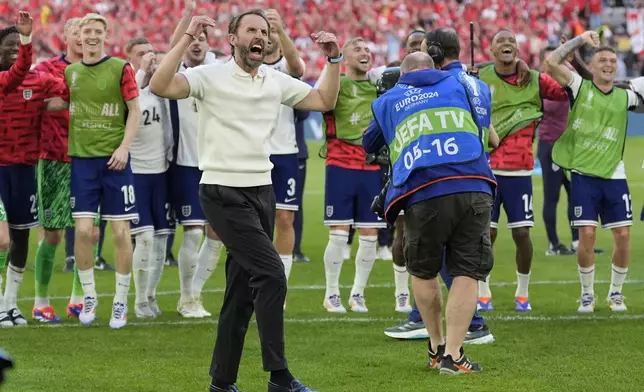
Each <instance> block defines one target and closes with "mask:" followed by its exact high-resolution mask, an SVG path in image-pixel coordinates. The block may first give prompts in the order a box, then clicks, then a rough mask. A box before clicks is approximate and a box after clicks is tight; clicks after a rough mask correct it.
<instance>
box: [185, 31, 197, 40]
mask: <svg viewBox="0 0 644 392" xmlns="http://www.w3.org/2000/svg"><path fill="white" fill-rule="evenodd" d="M184 34H185V35H187V36H188V37H190V38H192V40H193V41H194V40H195V36H194V35H192V34H190V33H184Z"/></svg>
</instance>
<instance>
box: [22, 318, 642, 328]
mask: <svg viewBox="0 0 644 392" xmlns="http://www.w3.org/2000/svg"><path fill="white" fill-rule="evenodd" d="M485 319H486V320H488V321H498V322H514V321H519V322H522V321H529V322H553V321H572V320H575V321H620V320H642V319H644V314H620V315H617V314H615V315H610V316H577V315H569V316H567V315H560V316H487V315H486V316H485ZM399 321H400V318H394V317H312V318H285V319H284V322H285V323H286V324H331V323H333V324H359V323H382V322H399ZM252 323H253V324H255V320H253V321H252ZM217 324H218V320H216V319H211V320H204V319H200V320H167V321H141V322H139V321H135V322H128V323H127V326H126V328H131V327H154V326H177V325H179V326H180V325H188V326H192V325H217ZM102 326H103V327H106V325H105V324H102V323H101V322H100V321H98V322H97V323H96V324H94V325H93V326H91V327H85V326H83V325H81V324H79V323H62V324H37V323H35V322H32V323H31V324H29V325H26V326H22V327H14V328H16V329H18V330H20V329H36V328H97V327H102Z"/></svg>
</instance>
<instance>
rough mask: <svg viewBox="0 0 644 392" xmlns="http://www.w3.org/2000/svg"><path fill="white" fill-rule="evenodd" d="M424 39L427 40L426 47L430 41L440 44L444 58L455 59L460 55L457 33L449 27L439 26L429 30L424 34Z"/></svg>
mask: <svg viewBox="0 0 644 392" xmlns="http://www.w3.org/2000/svg"><path fill="white" fill-rule="evenodd" d="M425 41H427V48H429V46H430V44H431V43H432V42H436V43H438V44H440V46H441V49H443V55H444V56H445V58H446V59H454V60H457V59H458V58H459V57H460V55H461V43H460V41H459V39H458V34H457V33H456V31H455V30H454V29H451V28H449V27H441V28H439V29H435V30H432V31H430V32H429V33H427V35H425Z"/></svg>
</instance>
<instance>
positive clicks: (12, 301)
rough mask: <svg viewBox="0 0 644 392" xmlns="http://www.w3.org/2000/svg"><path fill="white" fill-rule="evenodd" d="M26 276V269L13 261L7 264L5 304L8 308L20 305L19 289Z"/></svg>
mask: <svg viewBox="0 0 644 392" xmlns="http://www.w3.org/2000/svg"><path fill="white" fill-rule="evenodd" d="M24 276H25V269H24V268H18V267H15V266H13V265H11V263H9V264H8V265H7V283H6V286H5V289H4V304H5V307H6V309H7V310H9V309H13V308H17V307H18V290H19V289H20V283H22V279H23V278H24Z"/></svg>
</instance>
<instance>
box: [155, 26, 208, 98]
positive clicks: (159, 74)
mask: <svg viewBox="0 0 644 392" xmlns="http://www.w3.org/2000/svg"><path fill="white" fill-rule="evenodd" d="M214 26H215V21H213V20H212V19H210V18H209V17H207V16H195V17H194V18H192V21H191V22H190V26H189V27H188V30H187V31H186V32H185V33H184V34H183V36H182V37H181V39H180V40H179V43H177V45H176V46H175V47H174V48H172V49H171V50H170V52H169V53H168V54H167V55H166V56H165V57H164V58H163V60H162V61H161V64H159V67H158V68H157V70H156V72H155V73H154V75H152V78H151V79H150V91H151V92H152V93H153V94H155V95H158V96H159V97H163V98H168V99H184V98H188V96H189V95H190V85H189V84H188V80H186V78H185V76H183V75H181V74H178V73H177V69H178V66H179V64H180V63H181V58H182V57H183V54H184V52H185V51H186V49H187V48H188V46H189V45H190V43H191V42H192V41H193V40H195V39H197V37H198V36H199V34H201V32H202V31H203V30H204V29H205V28H206V27H214Z"/></svg>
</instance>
